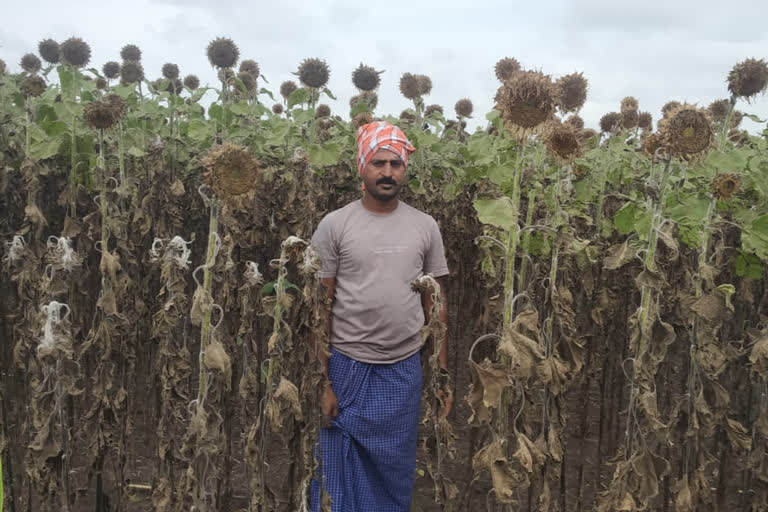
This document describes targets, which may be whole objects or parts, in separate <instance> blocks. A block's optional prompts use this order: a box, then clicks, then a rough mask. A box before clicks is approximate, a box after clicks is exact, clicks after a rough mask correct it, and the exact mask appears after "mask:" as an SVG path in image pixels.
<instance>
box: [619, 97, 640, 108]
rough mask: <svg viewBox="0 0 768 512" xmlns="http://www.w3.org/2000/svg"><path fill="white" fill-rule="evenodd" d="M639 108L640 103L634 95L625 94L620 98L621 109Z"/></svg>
mask: <svg viewBox="0 0 768 512" xmlns="http://www.w3.org/2000/svg"><path fill="white" fill-rule="evenodd" d="M638 108H640V103H639V102H638V101H637V98H635V97H634V96H625V97H624V98H622V100H621V110H637V109H638Z"/></svg>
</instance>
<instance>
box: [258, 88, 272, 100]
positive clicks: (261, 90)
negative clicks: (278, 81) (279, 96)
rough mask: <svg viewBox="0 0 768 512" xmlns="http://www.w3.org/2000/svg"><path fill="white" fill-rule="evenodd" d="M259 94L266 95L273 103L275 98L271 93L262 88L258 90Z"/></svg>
mask: <svg viewBox="0 0 768 512" xmlns="http://www.w3.org/2000/svg"><path fill="white" fill-rule="evenodd" d="M259 94H266V95H267V96H269V98H270V99H271V100H272V101H275V97H274V95H273V94H272V91H270V90H269V89H265V88H263V87H262V88H261V89H259Z"/></svg>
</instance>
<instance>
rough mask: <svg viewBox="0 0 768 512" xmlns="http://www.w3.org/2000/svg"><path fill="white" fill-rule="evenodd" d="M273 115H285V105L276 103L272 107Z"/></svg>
mask: <svg viewBox="0 0 768 512" xmlns="http://www.w3.org/2000/svg"><path fill="white" fill-rule="evenodd" d="M272 113H273V114H277V115H280V114H282V113H283V104H282V103H275V104H274V105H272Z"/></svg>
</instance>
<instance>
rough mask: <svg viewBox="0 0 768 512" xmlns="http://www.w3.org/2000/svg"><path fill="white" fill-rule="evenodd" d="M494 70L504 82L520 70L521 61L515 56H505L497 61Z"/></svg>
mask: <svg viewBox="0 0 768 512" xmlns="http://www.w3.org/2000/svg"><path fill="white" fill-rule="evenodd" d="M493 71H494V73H495V74H496V78H497V79H498V80H499V82H501V83H504V82H506V81H507V80H509V79H510V78H512V75H514V74H515V73H517V72H518V71H520V63H519V62H518V61H517V59H515V58H514V57H504V58H503V59H499V61H498V62H496V66H494V68H493Z"/></svg>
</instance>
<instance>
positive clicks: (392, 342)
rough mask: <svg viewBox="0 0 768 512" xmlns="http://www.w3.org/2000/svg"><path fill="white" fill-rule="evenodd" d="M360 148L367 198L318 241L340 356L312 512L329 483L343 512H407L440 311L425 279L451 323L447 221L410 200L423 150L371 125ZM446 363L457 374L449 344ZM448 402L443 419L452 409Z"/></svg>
mask: <svg viewBox="0 0 768 512" xmlns="http://www.w3.org/2000/svg"><path fill="white" fill-rule="evenodd" d="M357 150H358V153H357V157H358V158H357V163H358V170H359V171H360V176H361V178H362V180H363V191H364V193H363V198H362V199H361V200H357V201H354V202H352V203H350V204H348V205H346V206H345V207H343V208H340V209H338V210H336V211H334V212H331V213H329V214H328V215H326V217H325V218H323V220H322V221H321V222H320V224H319V225H318V227H317V230H316V231H315V234H314V236H313V237H312V243H313V245H314V246H315V248H316V249H317V251H318V252H319V254H320V259H321V260H322V270H321V272H320V273H319V277H320V278H321V279H322V280H323V282H324V284H325V285H326V287H327V289H328V295H329V297H330V298H331V300H332V301H333V307H332V312H331V317H330V319H329V324H330V327H329V329H330V343H331V356H330V359H328V358H327V357H323V356H320V363H321V365H322V367H323V371H324V375H325V376H326V380H325V382H324V389H323V394H322V396H323V398H322V403H321V408H322V412H323V416H324V417H325V419H326V422H327V428H324V429H322V430H321V433H320V447H319V456H320V457H319V458H320V462H321V471H322V475H321V477H322V478H321V480H322V481H321V482H317V481H316V482H313V488H312V510H313V511H319V510H320V499H321V493H320V488H321V487H322V488H323V490H324V491H325V492H327V493H328V494H329V495H330V497H331V500H332V503H333V504H332V511H333V512H407V511H408V510H410V505H411V492H412V489H413V479H414V473H415V466H416V443H417V437H418V426H419V416H420V414H419V410H420V397H421V385H422V382H421V379H422V373H421V361H420V357H419V350H420V348H421V332H420V330H421V327H422V326H423V325H424V323H425V312H427V314H428V311H429V309H430V301H429V298H428V297H425V298H424V299H425V300H424V302H423V303H422V297H420V296H419V295H418V294H417V293H416V292H414V291H413V290H412V289H411V283H412V282H413V281H414V279H416V278H417V277H419V276H421V275H424V274H432V275H433V276H434V277H435V278H438V282H439V283H440V285H441V292H442V293H443V301H442V303H443V305H444V306H443V308H442V311H441V312H440V317H441V320H443V321H446V319H447V308H446V307H445V304H446V301H445V299H444V293H445V292H444V287H443V282H442V281H443V280H444V279H445V278H444V276H446V275H447V274H448V266H447V264H446V261H445V252H444V249H443V241H442V237H441V236H440V231H439V229H438V226H437V223H436V222H435V220H434V219H433V218H432V217H430V216H429V215H427V214H425V213H422V212H420V211H419V210H417V209H415V208H413V207H411V206H408V205H407V204H405V203H403V202H402V201H400V200H399V199H398V194H399V192H400V189H401V188H402V187H403V185H404V184H405V180H406V169H407V164H408V157H409V155H410V154H411V153H412V152H413V151H414V150H415V148H414V147H413V146H412V145H411V144H410V142H408V139H407V138H406V136H405V133H403V131H402V130H400V129H399V128H397V127H395V126H393V125H391V124H389V123H386V122H375V123H369V124H366V125H364V126H361V127H360V128H359V129H358V132H357ZM427 320H428V319H427ZM439 361H440V364H441V366H442V367H443V368H446V366H447V345H446V340H442V344H441V352H440V354H439ZM443 398H444V400H443V404H444V405H443V407H442V408H441V410H440V412H439V417H440V418H444V417H445V416H447V415H448V413H449V412H450V410H451V407H452V399H451V398H450V397H448V396H445V397H443Z"/></svg>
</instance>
